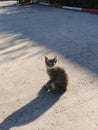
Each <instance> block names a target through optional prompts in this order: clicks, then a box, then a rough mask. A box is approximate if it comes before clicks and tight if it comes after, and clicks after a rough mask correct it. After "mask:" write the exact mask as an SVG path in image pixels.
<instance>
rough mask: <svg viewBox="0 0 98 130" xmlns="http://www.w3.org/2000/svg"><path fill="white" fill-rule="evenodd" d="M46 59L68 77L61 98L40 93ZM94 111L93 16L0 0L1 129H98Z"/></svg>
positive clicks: (96, 41) (97, 88)
mask: <svg viewBox="0 0 98 130" xmlns="http://www.w3.org/2000/svg"><path fill="white" fill-rule="evenodd" d="M8 3H9V7H8ZM13 4H14V5H13ZM6 5H7V7H3V6H6ZM45 55H47V56H49V57H54V56H55V55H57V56H58V64H57V65H58V66H62V67H64V69H65V70H66V71H67V73H68V76H69V84H68V90H67V92H66V93H65V94H63V95H62V96H59V95H55V94H53V93H52V94H49V93H47V92H46V91H43V90H41V88H42V86H43V85H44V84H45V83H46V82H47V80H48V76H47V73H46V67H45V64H44V56H45ZM38 93H39V94H38ZM97 113H98V15H94V14H89V13H82V12H76V11H68V10H63V9H58V8H51V7H45V6H41V5H33V6H29V7H28V6H17V5H16V6H15V2H13V1H12V2H5V3H4V2H1V1H0V123H1V124H0V130H97V129H98V114H97Z"/></svg>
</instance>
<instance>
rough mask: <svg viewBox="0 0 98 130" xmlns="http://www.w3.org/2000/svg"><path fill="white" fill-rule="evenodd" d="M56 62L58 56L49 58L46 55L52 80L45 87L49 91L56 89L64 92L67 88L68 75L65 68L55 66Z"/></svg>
mask: <svg viewBox="0 0 98 130" xmlns="http://www.w3.org/2000/svg"><path fill="white" fill-rule="evenodd" d="M56 62H57V56H55V57H54V58H53V59H48V57H47V56H45V64H46V67H47V73H48V75H49V77H50V80H49V81H48V82H47V83H46V85H45V86H44V87H45V89H47V90H48V92H49V91H51V90H56V91H58V92H60V93H64V92H65V91H66V90H67V84H68V76H67V73H66V72H65V70H64V69H63V68H61V67H55V64H56Z"/></svg>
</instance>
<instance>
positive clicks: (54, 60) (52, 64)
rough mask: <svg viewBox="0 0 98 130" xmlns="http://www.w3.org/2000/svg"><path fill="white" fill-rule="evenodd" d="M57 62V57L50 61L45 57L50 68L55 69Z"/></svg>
mask: <svg viewBox="0 0 98 130" xmlns="http://www.w3.org/2000/svg"><path fill="white" fill-rule="evenodd" d="M56 62H57V56H55V57H54V58H53V59H48V57H47V56H45V63H46V66H47V67H48V68H52V67H54V66H55V64H56Z"/></svg>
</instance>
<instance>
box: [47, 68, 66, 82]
mask: <svg viewBox="0 0 98 130" xmlns="http://www.w3.org/2000/svg"><path fill="white" fill-rule="evenodd" d="M47 73H48V75H49V77H50V79H53V80H56V79H57V78H58V77H64V74H65V72H64V69H63V68H61V67H53V68H49V69H47Z"/></svg>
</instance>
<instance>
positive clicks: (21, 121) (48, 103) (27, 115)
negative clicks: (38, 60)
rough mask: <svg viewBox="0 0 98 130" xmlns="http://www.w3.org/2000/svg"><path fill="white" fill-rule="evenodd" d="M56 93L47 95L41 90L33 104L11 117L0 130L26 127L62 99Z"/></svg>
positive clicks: (0, 125) (2, 124)
mask: <svg viewBox="0 0 98 130" xmlns="http://www.w3.org/2000/svg"><path fill="white" fill-rule="evenodd" d="M60 96H61V94H58V93H56V92H50V93H47V92H46V90H45V89H43V88H42V89H41V90H40V91H39V93H38V96H37V97H36V98H35V99H33V100H32V101H31V102H29V103H28V104H26V105H25V106H23V107H22V108H20V109H19V110H17V111H15V112H14V113H12V114H11V115H9V116H8V117H7V118H6V119H5V120H4V121H3V122H2V123H1V124H0V130H10V128H12V127H15V126H21V125H26V124H28V123H30V122H32V121H34V120H36V119H37V118H38V117H40V116H41V115H43V114H44V113H45V112H46V111H48V110H49V109H50V108H51V107H52V106H53V105H54V104H55V103H56V102H57V101H58V99H59V98H60Z"/></svg>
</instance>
